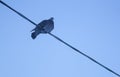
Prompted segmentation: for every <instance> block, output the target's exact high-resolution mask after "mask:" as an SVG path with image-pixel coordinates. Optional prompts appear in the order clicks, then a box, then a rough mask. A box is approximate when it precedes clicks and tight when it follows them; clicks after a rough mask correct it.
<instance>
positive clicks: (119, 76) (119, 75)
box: [0, 0, 120, 77]
mask: <svg viewBox="0 0 120 77" xmlns="http://www.w3.org/2000/svg"><path fill="white" fill-rule="evenodd" d="M0 3H2V4H3V5H5V6H6V7H8V8H9V9H11V10H12V11H14V12H15V13H17V14H18V15H20V16H21V17H23V18H24V19H26V20H27V21H29V22H30V23H32V24H33V25H35V26H37V24H36V23H35V22H33V21H32V20H30V19H29V18H27V17H26V16H24V15H23V14H21V13H20V12H18V11H16V10H15V9H13V8H12V7H10V6H9V5H7V4H6V3H4V2H3V1H1V0H0ZM48 34H49V35H51V36H52V37H54V38H55V39H57V40H58V41H60V42H62V43H64V44H65V45H67V46H68V47H70V48H72V49H73V50H75V51H76V52H78V53H80V54H82V55H83V56H85V57H87V58H88V59H90V60H91V61H93V62H95V63H96V64H98V65H99V66H101V67H103V68H104V69H106V70H108V71H109V72H111V73H113V74H115V75H116V76H118V77H120V74H118V73H116V72H115V71H113V70H111V69H110V68H108V67H106V66H105V65H103V64H101V63H100V62H98V61H97V60H95V59H93V58H92V57H90V56H88V55H86V54H85V53H83V52H81V51H80V50H78V49H77V48H75V47H73V46H72V45H70V44H68V43H66V42H65V41H63V40H62V39H60V38H59V37H57V36H55V35H54V34H52V33H48Z"/></svg>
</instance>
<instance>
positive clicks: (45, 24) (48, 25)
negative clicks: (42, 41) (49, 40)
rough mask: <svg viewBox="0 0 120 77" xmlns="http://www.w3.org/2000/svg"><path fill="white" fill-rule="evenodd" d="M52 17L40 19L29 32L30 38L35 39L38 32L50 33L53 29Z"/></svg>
mask: <svg viewBox="0 0 120 77" xmlns="http://www.w3.org/2000/svg"><path fill="white" fill-rule="evenodd" d="M53 20H54V18H53V17H51V18H50V19H48V20H43V21H41V22H40V23H39V24H38V25H37V26H36V27H35V28H34V29H33V30H32V33H31V37H32V39H35V38H36V37H37V36H38V35H39V34H40V33H43V34H46V33H50V32H51V31H52V30H53V29H54V21H53Z"/></svg>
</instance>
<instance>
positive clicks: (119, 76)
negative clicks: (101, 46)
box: [49, 33, 120, 77]
mask: <svg viewBox="0 0 120 77" xmlns="http://www.w3.org/2000/svg"><path fill="white" fill-rule="evenodd" d="M49 34H50V35H51V36H53V37H54V38H56V39H57V40H59V41H60V42H62V43H64V44H65V45H67V46H68V47H70V48H72V49H73V50H75V51H77V52H78V53H80V54H82V55H83V56H85V57H87V58H88V59H90V60H92V61H93V62H95V63H97V64H98V65H100V66H101V67H103V68H105V69H106V70H108V71H110V72H112V73H113V74H115V75H117V76H118V77H120V75H119V74H118V73H116V72H114V71H113V70H111V69H110V68H108V67H106V66H105V65H103V64H101V63H99V62H98V61H96V60H95V59H93V58H91V57H90V56H88V55H86V54H85V53H83V52H81V51H80V50H78V49H76V48H75V47H73V46H71V45H70V44H68V43H66V42H65V41H63V40H62V39H60V38H59V37H57V36H55V35H53V34H52V33H49Z"/></svg>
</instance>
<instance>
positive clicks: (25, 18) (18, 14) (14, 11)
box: [0, 0, 37, 26]
mask: <svg viewBox="0 0 120 77" xmlns="http://www.w3.org/2000/svg"><path fill="white" fill-rule="evenodd" d="M0 2H1V3H2V4H3V5H5V6H6V7H8V8H9V9H11V10H12V11H14V12H15V13H17V14H18V15H20V16H21V17H23V18H24V19H26V20H28V21H29V22H31V23H32V24H33V25H35V26H37V24H36V23H34V22H33V21H31V20H30V19H28V18H27V17H25V16H24V15H23V14H21V13H19V12H18V11H16V10H15V9H13V8H11V7H10V6H9V5H7V4H6V3H4V2H3V1H1V0H0Z"/></svg>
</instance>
